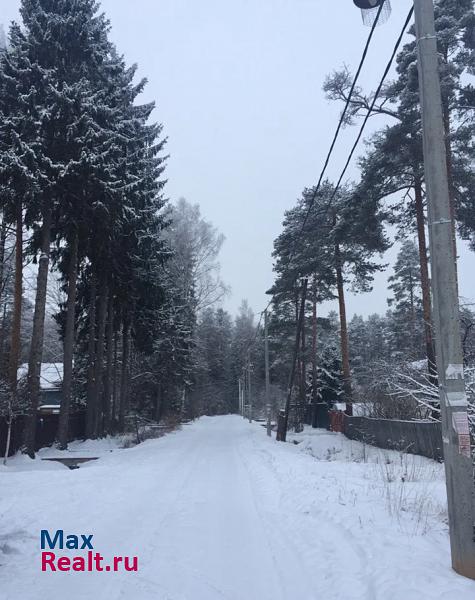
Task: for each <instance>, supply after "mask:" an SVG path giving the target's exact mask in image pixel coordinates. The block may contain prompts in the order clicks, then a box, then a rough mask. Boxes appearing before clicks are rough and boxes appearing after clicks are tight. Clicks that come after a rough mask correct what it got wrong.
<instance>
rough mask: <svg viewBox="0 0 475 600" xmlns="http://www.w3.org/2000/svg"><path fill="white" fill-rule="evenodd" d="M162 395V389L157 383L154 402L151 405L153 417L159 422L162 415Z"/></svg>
mask: <svg viewBox="0 0 475 600" xmlns="http://www.w3.org/2000/svg"><path fill="white" fill-rule="evenodd" d="M162 396H163V389H162V385H161V384H160V383H159V384H158V385H157V390H156V393H155V403H154V407H153V419H154V421H156V422H157V423H159V422H160V419H161V416H162Z"/></svg>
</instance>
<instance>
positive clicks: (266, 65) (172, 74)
mask: <svg viewBox="0 0 475 600" xmlns="http://www.w3.org/2000/svg"><path fill="white" fill-rule="evenodd" d="M19 4H20V2H19V0H2V8H1V12H0V22H4V23H8V22H9V21H10V20H12V19H16V18H17V17H18V6H19ZM102 6H103V9H104V11H105V12H106V14H107V15H108V17H109V19H110V21H111V24H112V38H113V40H114V42H115V43H116V44H117V46H118V49H119V51H120V52H121V53H123V54H124V55H125V56H126V58H127V61H128V62H129V63H134V62H136V63H138V65H139V74H140V75H141V76H145V77H147V78H148V80H149V85H148V87H147V90H146V93H145V100H151V99H153V100H155V101H156V102H157V110H156V112H155V119H156V120H159V121H161V122H163V124H164V127H165V134H166V135H167V136H168V138H169V143H168V152H169V153H170V160H169V163H168V168H167V177H168V186H167V195H168V196H169V197H170V199H171V200H173V201H174V200H176V199H178V198H179V197H180V196H183V197H185V198H186V199H187V200H188V201H190V202H193V203H196V202H197V203H199V204H200V206H201V209H202V213H203V215H204V216H205V217H206V218H207V219H208V220H210V221H212V222H213V223H214V224H215V225H216V226H217V227H218V229H219V230H220V231H221V232H222V233H224V235H225V236H226V243H225V246H224V248H223V252H222V255H221V264H222V273H223V278H224V280H225V281H226V283H228V284H229V285H230V286H231V288H232V296H230V297H229V299H228V300H227V301H226V308H228V309H229V310H230V311H231V312H233V313H235V312H236V311H237V308H238V306H239V304H240V302H241V299H242V298H247V299H248V300H249V302H250V304H251V306H252V307H253V308H254V310H255V311H256V312H258V311H260V310H262V308H263V307H264V305H265V304H266V302H267V297H266V296H265V290H266V289H268V288H269V287H270V286H271V285H272V282H273V274H272V259H271V252H272V244H273V240H274V238H275V237H276V236H277V235H278V234H279V233H280V231H281V223H282V218H283V214H284V211H285V210H286V209H288V208H291V207H292V206H293V205H294V203H295V201H296V199H297V197H298V196H299V194H300V192H301V190H302V189H303V188H304V187H305V186H311V185H313V184H315V183H316V180H317V178H318V175H319V172H320V170H321V167H322V164H323V160H324V158H325V155H326V152H327V150H328V147H329V144H330V141H331V138H332V135H333V132H334V129H335V127H336V122H337V118H338V115H339V111H340V109H341V106H337V105H334V104H332V103H329V102H328V101H327V100H325V98H324V95H323V92H322V91H321V88H322V83H323V81H324V78H325V75H326V74H327V73H329V72H331V71H332V70H333V69H335V68H338V67H340V66H341V65H342V64H343V63H346V64H347V65H348V66H349V67H350V68H351V69H353V70H354V69H355V68H356V66H357V64H358V62H359V58H360V55H361V52H362V49H363V46H364V43H365V41H366V38H367V36H368V32H369V30H368V29H367V28H366V27H364V26H363V24H362V21H361V16H360V13H359V11H358V9H356V8H355V7H354V6H353V3H352V2H351V0H338V1H337V2H335V1H334V0H133V1H127V0H102ZM410 6H411V0H398V1H397V2H393V14H392V17H391V19H390V21H389V22H388V23H386V24H385V25H384V26H381V27H379V28H378V29H377V32H376V36H375V40H374V43H373V45H372V48H371V50H370V54H369V57H368V61H367V63H366V67H365V72H364V74H363V77H362V82H363V84H364V85H366V86H367V87H368V88H374V87H376V85H377V82H378V81H379V79H380V77H381V75H382V72H383V70H384V67H385V65H386V62H387V61H388V59H389V56H390V54H391V51H392V48H393V46H394V43H395V40H396V38H397V35H398V34H399V31H400V29H401V27H402V24H403V22H404V20H405V17H406V15H407V12H408V10H409V8H410ZM378 118H379V117H378ZM382 124H383V121H381V120H379V121H376V120H375V121H373V125H372V127H373V128H375V127H378V126H381V125H382ZM355 136H356V131H355V129H353V128H350V129H348V130H346V131H345V132H344V135H343V136H342V137H341V139H340V142H339V144H338V147H337V149H336V152H335V154H334V158H333V160H332V163H331V165H330V168H329V171H328V174H329V176H330V177H332V178H337V177H338V175H339V173H340V171H341V169H342V166H343V162H344V160H345V159H346V156H347V153H348V151H349V148H350V146H351V144H352V143H353V140H354V138H355ZM350 176H352V177H354V178H356V177H357V170H356V169H355V168H352V170H351V171H350ZM394 254H395V250H392V251H390V252H389V253H388V256H387V257H385V259H384V260H385V262H390V261H391V260H393V259H394ZM460 254H461V261H460V265H459V274H460V289H461V293H462V295H463V296H465V297H468V298H475V283H474V278H473V274H472V273H473V259H474V257H473V254H471V253H469V251H468V250H466V249H465V248H463V247H461V251H460ZM389 274H390V271H388V272H386V273H383V274H380V275H378V277H377V278H376V281H375V289H374V291H373V292H372V293H370V294H364V295H360V296H351V295H349V296H348V310H349V313H350V315H352V314H353V313H355V312H356V313H358V314H363V315H368V314H370V313H372V312H380V313H381V312H384V311H385V310H386V297H387V291H386V283H387V277H388V275H389ZM330 308H334V309H336V308H337V305H336V303H333V304H330V305H328V306H325V310H329V309H330Z"/></svg>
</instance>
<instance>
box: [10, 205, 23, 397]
mask: <svg viewBox="0 0 475 600" xmlns="http://www.w3.org/2000/svg"><path fill="white" fill-rule="evenodd" d="M15 218H16V233H15V292H14V300H13V319H12V331H11V343H10V365H9V378H8V379H9V383H10V390H11V393H12V394H13V398H14V400H15V399H16V396H17V382H18V363H19V361H20V352H21V310H22V298H23V206H22V203H21V201H20V200H17V203H16V215H15Z"/></svg>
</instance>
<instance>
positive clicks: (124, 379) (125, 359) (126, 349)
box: [119, 316, 130, 431]
mask: <svg viewBox="0 0 475 600" xmlns="http://www.w3.org/2000/svg"><path fill="white" fill-rule="evenodd" d="M129 338H130V324H129V320H128V317H127V316H126V317H125V318H124V324H123V328H122V373H121V379H120V404H119V430H120V431H124V426H125V413H126V411H127V405H128V400H129V398H128V390H129V353H130V340H129Z"/></svg>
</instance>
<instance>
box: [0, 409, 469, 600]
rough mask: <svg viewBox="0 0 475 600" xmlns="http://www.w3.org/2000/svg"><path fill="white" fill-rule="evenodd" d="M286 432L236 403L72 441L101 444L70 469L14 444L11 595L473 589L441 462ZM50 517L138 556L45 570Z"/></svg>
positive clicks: (1, 509) (0, 511) (55, 525)
mask: <svg viewBox="0 0 475 600" xmlns="http://www.w3.org/2000/svg"><path fill="white" fill-rule="evenodd" d="M289 442H290V443H287V444H282V443H277V442H276V441H275V440H273V439H272V440H270V439H269V438H267V437H266V434H265V429H264V428H263V427H261V426H260V425H257V424H249V423H247V422H246V421H244V420H243V419H242V418H240V417H237V416H226V417H215V418H202V419H200V420H199V421H197V422H195V423H193V424H191V425H187V426H185V427H184V428H183V429H182V430H181V431H178V432H175V433H172V434H169V435H167V436H165V437H162V438H160V439H158V440H148V441H146V442H144V443H143V444H141V445H139V446H135V447H133V448H130V449H120V448H119V443H118V442H117V441H116V440H114V439H108V440H102V441H98V442H87V443H86V444H75V445H73V447H72V448H71V451H70V452H69V453H67V454H69V455H71V454H77V455H79V454H80V453H83V454H82V455H85V454H84V453H88V452H90V453H94V455H95V456H100V457H101V458H100V459H99V460H97V461H93V462H88V463H86V464H84V465H83V466H81V468H80V469H78V470H76V471H69V470H67V469H65V468H64V467H62V466H61V465H59V464H56V463H42V462H41V461H38V460H36V461H31V460H30V459H25V458H23V457H20V458H18V457H15V458H14V459H13V460H12V461H11V462H10V463H9V464H10V466H9V467H6V468H4V469H2V470H0V485H1V490H2V494H1V497H0V566H1V567H2V572H3V576H2V584H1V588H0V598H1V600H18V599H19V598H21V599H22V600H37V599H38V598H39V597H41V598H48V599H49V600H64V598H67V599H68V600H79V599H81V600H83V599H84V598H98V599H100V600H121V599H124V600H125V599H132V598H133V600H149V599H150V600H152V599H153V600H218V599H219V600H223V599H229V600H267V599H269V600H270V599H272V600H290V599H293V598H295V599H298V600H313V599H315V600H317V599H322V598H325V600H353V599H354V600H356V599H358V600H379V599H383V598H384V599H387V600H400V599H401V598H404V599H405V600H416V599H417V600H429V599H430V600H452V599H455V598H457V600H469V599H470V600H473V598H474V597H475V582H474V581H469V580H467V579H464V578H462V577H460V576H458V575H457V574H456V573H454V572H453V571H452V570H451V568H450V553H449V541H448V534H447V525H446V522H445V496H444V483H443V471H442V467H441V466H440V465H438V464H437V463H435V462H432V461H430V460H427V459H423V458H420V457H411V456H408V455H403V454H401V453H398V452H389V451H381V450H378V449H375V448H372V447H365V446H363V445H362V444H359V443H357V442H354V441H350V440H347V439H346V438H344V437H343V436H342V435H341V434H334V433H327V432H325V431H320V430H319V431H312V430H308V429H306V430H305V431H304V432H303V433H302V434H298V435H290V436H289ZM295 442H298V443H295ZM54 452H56V456H58V455H60V454H61V453H59V452H58V451H56V450H54V449H49V450H47V451H43V452H42V456H43V457H46V456H48V457H51V456H52V453H54ZM25 465H26V466H28V467H29V470H25ZM402 478H404V481H402ZM406 484H407V489H406ZM41 529H49V530H50V531H53V532H54V531H55V530H56V529H64V530H65V533H75V534H77V535H79V534H81V533H83V534H90V533H91V534H93V535H94V543H95V544H94V549H95V551H99V552H101V553H102V554H103V555H104V556H106V558H107V557H111V556H113V555H130V556H134V555H137V556H138V557H139V572H138V573H125V572H118V573H68V572H65V573H59V572H57V573H42V572H40V550H39V533H40V530H41ZM68 552H72V551H68ZM65 553H66V551H65ZM76 553H77V552H76Z"/></svg>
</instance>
